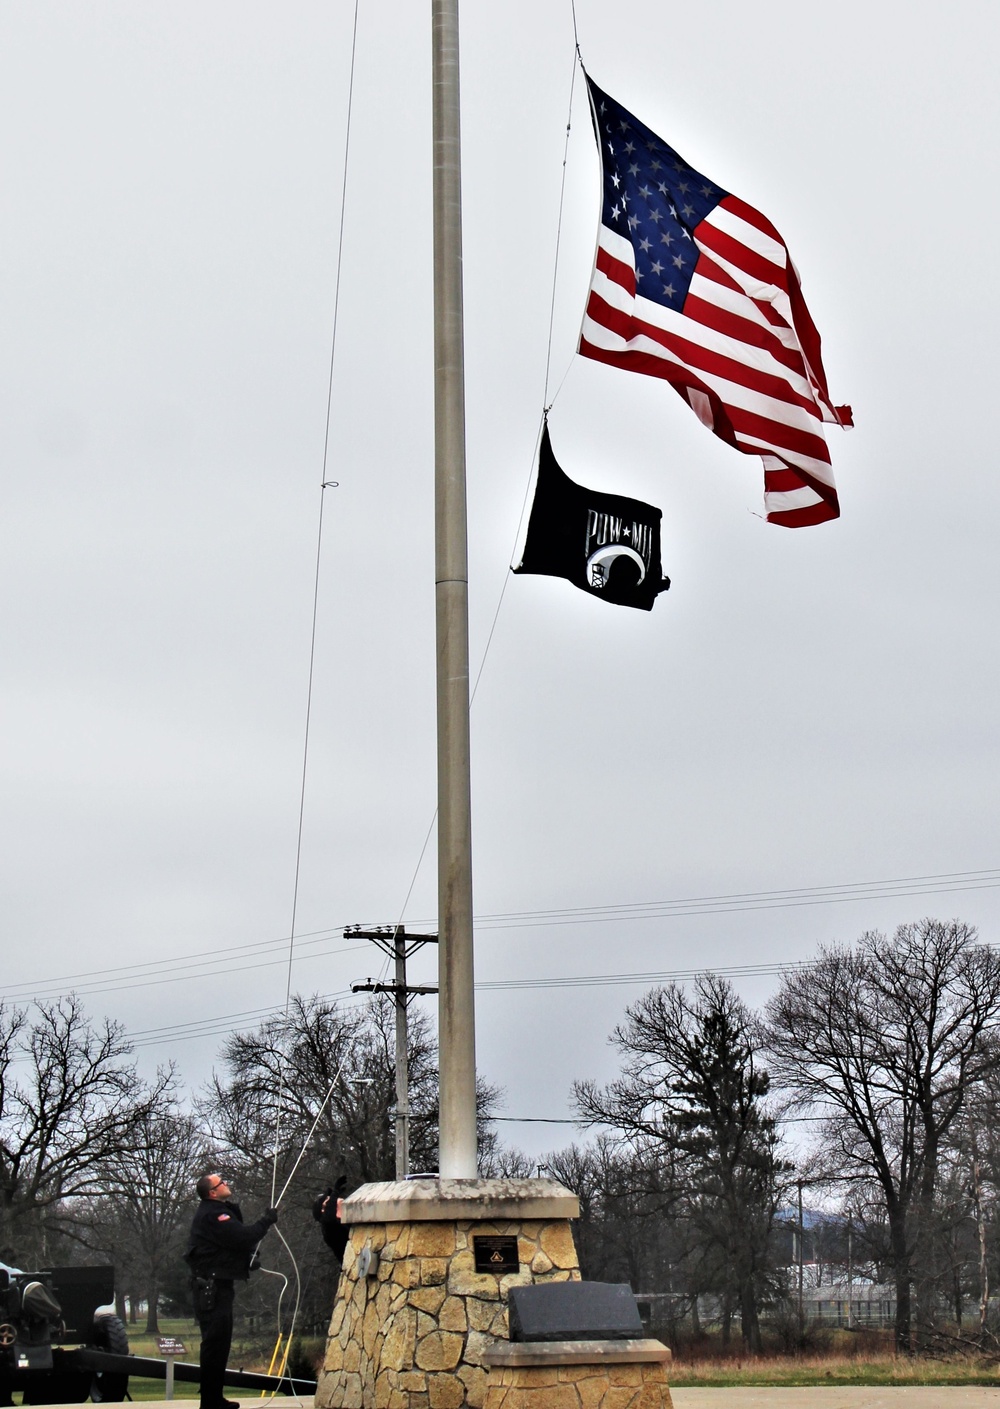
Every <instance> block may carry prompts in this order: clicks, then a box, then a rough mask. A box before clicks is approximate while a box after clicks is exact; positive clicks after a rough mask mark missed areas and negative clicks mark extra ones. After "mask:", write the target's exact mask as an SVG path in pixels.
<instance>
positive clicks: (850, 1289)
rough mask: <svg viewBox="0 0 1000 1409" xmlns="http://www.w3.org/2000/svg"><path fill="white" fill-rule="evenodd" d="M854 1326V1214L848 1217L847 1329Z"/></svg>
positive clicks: (849, 1214)
mask: <svg viewBox="0 0 1000 1409" xmlns="http://www.w3.org/2000/svg"><path fill="white" fill-rule="evenodd" d="M853 1324H854V1214H853V1213H848V1215H847V1329H848V1330H850V1329H851V1327H852V1325H853Z"/></svg>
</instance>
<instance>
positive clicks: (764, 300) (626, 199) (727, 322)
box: [580, 78, 853, 528]
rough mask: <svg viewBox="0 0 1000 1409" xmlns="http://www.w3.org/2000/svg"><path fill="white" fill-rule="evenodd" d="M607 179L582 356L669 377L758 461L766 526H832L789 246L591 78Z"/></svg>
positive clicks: (832, 504) (842, 411)
mask: <svg viewBox="0 0 1000 1409" xmlns="http://www.w3.org/2000/svg"><path fill="white" fill-rule="evenodd" d="M587 83H588V86H589V90H590V101H591V109H592V112H593V118H594V129H595V132H596V136H597V141H598V145H599V147H600V151H601V161H602V164H603V168H604V205H603V210H602V214H601V226H600V231H599V235H598V244H597V261H596V267H595V269H594V276H593V280H592V282H591V286H590V298H589V300H588V303H587V312H586V316H585V318H584V322H583V331H582V333H581V336H580V352H581V353H582V354H583V356H584V357H593V358H596V359H597V360H598V361H600V362H608V363H610V364H611V365H612V366H615V367H622V368H624V369H625V370H627V371H633V372H644V373H646V374H647V375H649V376H653V377H663V378H664V380H666V381H668V382H670V383H671V385H672V386H673V387H674V388H675V390H676V391H678V392H679V393H680V394H681V396H682V397H683V398H684V400H685V401H687V403H688V404H689V405H690V406H691V408H692V410H693V411H694V412H695V414H696V415H697V416H698V418H699V420H701V421H702V422H704V424H705V425H706V426H708V427H709V429H710V430H712V431H714V432H715V434H716V435H717V436H719V437H720V438H721V439H722V440H725V441H727V442H728V443H729V444H730V445H733V446H735V447H736V449H737V450H741V451H742V452H743V453H744V454H746V455H760V457H761V459H762V460H763V462H764V503H765V507H766V509H767V518H768V521H769V522H770V523H778V524H784V525H785V526H786V527H788V528H799V527H802V526H804V525H806V524H814V523H822V522H823V521H824V520H826V519H835V518H837V517H838V516H839V514H840V507H839V504H838V501H837V491H836V489H835V488H834V483H833V474H832V471H831V469H830V452H829V450H828V449H827V445H826V440H825V438H824V435H823V422H824V421H829V422H832V423H834V424H837V425H841V426H850V425H852V424H853V422H852V419H851V408H850V407H849V406H834V404H833V402H832V401H831V399H830V394H829V391H828V390H827V384H826V374H825V372H824V371H823V362H822V358H821V356H820V340H819V334H818V333H817V331H816V328H815V326H814V324H813V321H812V318H811V317H810V316H809V310H808V308H806V305H805V300H804V299H803V297H802V290H801V288H800V286H799V279H798V275H797V273H796V271H795V266H794V265H793V263H792V260H791V256H790V255H789V253H788V250H787V248H786V246H785V242H784V241H783V240H782V238H781V236H780V235H779V234H778V232H777V230H776V229H775V228H774V226H773V225H772V224H771V222H770V221H769V220H768V219H767V218H766V217H765V216H763V215H761V214H760V212H759V211H757V210H754V208H753V207H752V206H749V205H747V204H746V202H745V201H741V200H740V199H739V197H738V196H733V195H730V194H729V193H728V192H726V191H724V190H723V189H722V188H721V187H720V186H717V185H715V184H713V183H712V182H710V181H707V180H706V179H705V177H704V176H701V175H700V174H699V173H698V172H697V171H695V170H694V169H693V168H692V167H690V166H689V165H688V164H687V162H686V161H684V159H683V157H680V156H678V154H677V153H676V152H675V151H674V150H673V148H672V147H669V146H667V144H666V142H664V141H663V140H662V139H661V138H659V137H657V135H656V133H655V132H651V131H650V129H649V128H648V127H646V126H644V124H643V123H641V122H640V121H639V120H638V118H636V117H633V116H632V114H631V113H630V112H628V111H627V110H626V109H625V108H623V107H622V106H621V104H620V103H616V102H615V100H614V99H613V98H610V97H609V96H608V95H607V93H603V92H602V91H601V89H600V88H598V87H597V85H596V83H593V82H591V80H590V79H589V78H588V79H587Z"/></svg>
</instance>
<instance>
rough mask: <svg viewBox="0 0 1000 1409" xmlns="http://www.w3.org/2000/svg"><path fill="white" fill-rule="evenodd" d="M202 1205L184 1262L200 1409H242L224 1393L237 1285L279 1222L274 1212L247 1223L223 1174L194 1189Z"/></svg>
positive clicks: (211, 1176) (204, 1178)
mask: <svg viewBox="0 0 1000 1409" xmlns="http://www.w3.org/2000/svg"><path fill="white" fill-rule="evenodd" d="M195 1188H196V1189H197V1191H198V1198H199V1199H200V1200H201V1202H200V1203H199V1205H198V1211H197V1213H196V1214H195V1216H194V1221H193V1223H192V1224H191V1237H190V1239H189V1240H188V1250H187V1252H186V1253H185V1254H184V1261H185V1262H186V1263H187V1265H188V1266H189V1267H190V1268H191V1274H192V1275H191V1286H192V1290H193V1292H194V1310H195V1315H196V1316H197V1318H198V1325H199V1327H200V1329H201V1356H200V1363H201V1409H239V1404H238V1401H237V1400H235V1399H226V1398H224V1396H223V1393H222V1386H223V1384H224V1382H225V1376H226V1364H227V1362H228V1360H229V1347H230V1346H231V1345H232V1341H233V1282H234V1281H235V1280H237V1279H238V1280H239V1281H242V1282H245V1281H246V1280H247V1278H248V1277H249V1276H250V1259H251V1257H252V1256H253V1253H254V1249H255V1248H256V1246H257V1244H258V1243H259V1242H260V1240H261V1238H263V1236H264V1234H265V1233H266V1232H267V1230H268V1229H269V1228H270V1226H271V1224H272V1223H277V1221H278V1210H277V1209H276V1208H269V1209H268V1210H267V1212H266V1213H265V1214H263V1216H262V1217H260V1218H258V1220H257V1222H256V1223H249V1224H247V1223H244V1222H243V1215H242V1214H241V1213H240V1208H239V1204H234V1203H230V1202H229V1198H230V1195H231V1194H232V1190H231V1189H230V1187H229V1185H228V1184H227V1183H226V1181H225V1179H224V1178H223V1177H222V1175H221V1174H203V1175H202V1177H201V1178H200V1179H199V1180H198V1183H197V1184H196V1185H195Z"/></svg>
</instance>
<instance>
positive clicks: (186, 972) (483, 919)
mask: <svg viewBox="0 0 1000 1409" xmlns="http://www.w3.org/2000/svg"><path fill="white" fill-rule="evenodd" d="M997 888H1000V868H990V869H988V870H982V871H954V872H942V873H937V874H933V875H928V876H907V877H900V878H895V879H884V880H878V881H857V882H851V883H848V884H842V885H826V886H804V887H798V888H789V889H784V890H772V891H744V892H737V893H731V894H723V895H714V896H713V895H706V896H693V897H689V898H683V899H679V900H652V901H636V902H626V903H620V904H615V905H594V906H573V907H568V906H563V907H560V908H556V909H539V910H513V911H506V912H497V913H495V914H483V915H478V916H477V917H476V929H477V931H478V932H488V931H491V930H498V929H530V928H535V927H540V926H549V925H570V924H600V923H611V922H615V921H617V922H619V923H624V922H630V921H633V920H652V919H682V918H686V917H691V916H697V915H710V914H745V913H749V912H752V911H758V910H774V909H787V908H790V907H796V906H811V905H833V904H844V903H847V902H852V901H855V902H856V901H861V900H880V899H881V900H885V899H906V898H914V897H919V896H925V895H948V894H963V893H965V892H967V891H977V890H994V889H997ZM410 923H412V924H427V925H433V923H434V921H433V920H426V921H411V922H410ZM343 930H344V926H343V925H333V926H328V927H326V928H324V929H320V930H311V931H308V932H306V933H305V934H303V935H302V936H301V937H300V938H298V939H297V940H296V947H297V951H300V950H302V949H306V948H309V949H312V950H314V951H315V950H317V949H318V948H319V947H320V946H322V945H324V944H326V943H328V942H329V940H330V939H332V938H333V937H334V936H335V935H338V934H341V933H342V932H343ZM287 945H288V936H287V935H284V936H282V937H281V938H280V939H271V940H259V941H250V942H246V943H242V944H236V945H230V946H227V947H222V948H217V949H211V950H207V951H205V950H203V951H201V952H200V953H197V954H185V955H180V956H168V957H165V958H161V959H154V960H150V961H148V962H146V963H140V964H123V965H119V966H117V967H114V968H106V969H92V970H88V971H84V972H81V973H76V974H68V975H63V976H61V977H55V978H49V979H44V980H36V981H35V982H33V983H29V982H22V983H14V984H6V985H0V996H2V997H5V998H9V999H11V1000H12V1001H14V1002H17V1001H27V1000H29V999H31V998H45V997H56V996H59V994H61V993H64V992H66V991H68V989H70V988H72V989H74V990H75V991H77V992H80V993H82V994H84V995H97V994H101V993H113V992H119V991H123V990H127V989H129V988H139V987H147V986H150V985H153V984H157V983H177V982H183V981H185V980H186V979H189V978H196V977H199V976H201V975H203V974H205V973H213V972H214V973H216V974H223V973H231V972H234V971H235V970H241V969H244V968H266V967H272V966H274V965H275V964H280V963H283V962H285V959H284V958H279V959H275V960H270V961H264V962H260V963H257V964H251V965H248V964H245V963H244V962H243V961H242V959H241V957H240V956H243V957H252V956H253V954H255V953H267V952H268V951H272V952H273V951H275V950H279V949H280V950H281V951H282V953H283V954H287ZM349 952H350V950H349V949H335V950H325V951H324V953H325V954H326V955H328V956H329V957H333V956H334V955H338V954H346V953H349ZM300 957H301V958H316V957H319V955H318V954H317V953H315V952H313V953H311V954H307V955H301V956H300ZM232 961H236V962H232ZM296 962H298V960H297V961H296ZM178 967H180V969H181V970H182V972H180V973H179V972H178ZM782 967H787V966H782V965H771V966H765V967H764V968H761V969H760V970H759V971H760V972H761V973H766V972H772V973H775V972H780V970H781V968H782ZM717 971H718V972H725V970H722V969H719V970H717ZM694 972H695V971H684V974H683V975H681V976H691V975H692V974H693V973H694ZM115 977H119V978H120V979H121V982H120V983H113V982H112V983H107V982H102V980H107V979H114V978H115ZM658 977H660V976H658V975H655V974H654V975H650V976H649V978H650V981H656V980H657V978H658ZM616 978H617V980H618V981H619V982H624V981H636V982H641V981H643V979H644V976H643V975H634V976H628V977H627V978H623V977H622V976H621V975H617V976H616V975H608V976H606V978H605V979H604V980H603V981H607V982H612V981H615V979H616ZM573 981H574V982H579V983H594V982H599V981H602V979H601V976H599V975H594V976H583V977H579V976H578V977H577V978H576V979H575V980H573ZM551 982H552V983H553V985H555V984H556V982H557V981H555V980H552V981H551ZM511 984H512V985H520V986H524V987H532V986H534V987H540V986H545V984H544V983H541V982H539V981H536V980H523V981H522V980H512V981H511ZM481 986H483V987H498V986H500V984H499V981H498V982H497V983H495V984H488V985H481Z"/></svg>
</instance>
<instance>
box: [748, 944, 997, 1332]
mask: <svg viewBox="0 0 1000 1409" xmlns="http://www.w3.org/2000/svg"><path fill="white" fill-rule="evenodd" d="M998 1018H1000V957H998V956H997V955H996V954H994V953H993V952H992V951H991V950H989V949H987V948H985V947H982V946H979V945H977V943H976V932H975V930H974V929H972V928H971V927H970V926H968V925H965V924H962V923H961V922H960V921H958V920H952V921H950V922H947V923H945V922H942V921H939V920H933V919H925V920H921V921H918V922H917V923H915V924H907V925H900V926H899V928H898V929H897V930H896V933H895V935H894V937H893V938H892V939H891V940H889V939H887V938H886V937H885V936H884V935H882V934H879V933H877V932H870V933H867V934H864V935H862V937H861V939H860V940H859V941H858V943H857V944H856V945H855V946H854V947H853V948H851V949H846V948H830V949H825V950H824V951H823V952H822V954H821V957H820V959H819V960H818V962H817V963H815V964H811V965H809V966H808V968H803V969H800V970H797V971H794V972H790V973H786V975H785V976H784V979H783V981H782V985H781V989H780V991H779V992H778V994H777V995H776V997H775V998H774V999H773V1000H772V1002H771V1003H770V1004H769V1006H768V1021H769V1029H770V1030H769V1045H770V1051H771V1056H772V1071H773V1072H774V1074H775V1078H776V1080H778V1081H780V1082H781V1083H782V1084H783V1085H784V1086H785V1087H786V1088H787V1089H788V1090H789V1091H791V1092H792V1093H793V1094H794V1096H795V1097H796V1098H797V1100H798V1102H799V1104H800V1105H802V1106H805V1107H809V1108H812V1109H815V1110H816V1112H817V1113H819V1114H821V1115H825V1116H826V1117H827V1119H826V1122H825V1124H824V1127H823V1136H822V1138H823V1143H824V1145H825V1148H826V1151H827V1153H828V1156H829V1159H830V1161H831V1163H832V1165H833V1166H834V1168H835V1169H836V1170H837V1171H838V1172H839V1173H840V1174H841V1175H846V1176H849V1177H854V1178H856V1179H858V1180H859V1181H860V1182H862V1183H863V1184H865V1185H870V1184H871V1183H872V1182H874V1184H875V1185H876V1186H877V1187H878V1189H879V1191H880V1194H881V1199H882V1203H883V1209H884V1215H885V1219H886V1224H887V1227H888V1233H889V1250H890V1260H891V1266H892V1271H893V1275H894V1277H895V1282H896V1344H897V1346H898V1347H899V1348H900V1349H901V1350H905V1349H910V1348H911V1331H912V1330H913V1329H914V1328H913V1324H912V1323H913V1305H912V1301H911V1284H913V1283H915V1284H916V1289H917V1311H918V1323H919V1324H920V1325H929V1324H930V1322H931V1320H932V1318H933V1278H932V1275H931V1273H932V1268H931V1267H930V1265H929V1257H930V1249H931V1242H932V1230H933V1225H934V1200H935V1195H936V1193H937V1189H938V1180H939V1172H940V1164H941V1155H942V1147H943V1144H944V1141H945V1140H946V1138H947V1137H948V1134H949V1132H950V1131H951V1129H952V1127H953V1125H954V1123H955V1121H956V1120H957V1118H958V1116H959V1113H960V1112H961V1110H962V1107H963V1104H964V1102H965V1101H966V1099H967V1097H968V1094H969V1092H970V1090H971V1089H972V1087H973V1086H974V1085H975V1083H977V1082H978V1081H980V1080H981V1079H982V1078H983V1077H984V1075H985V1074H986V1072H987V1071H988V1070H989V1069H990V1068H991V1067H992V1066H993V1065H994V1064H995V1060H996V1059H995V1053H994V1049H993V1047H992V1044H991V1041H990V1037H991V1034H992V1033H993V1032H994V1030H995V1028H996V1025H997V1021H998Z"/></svg>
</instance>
